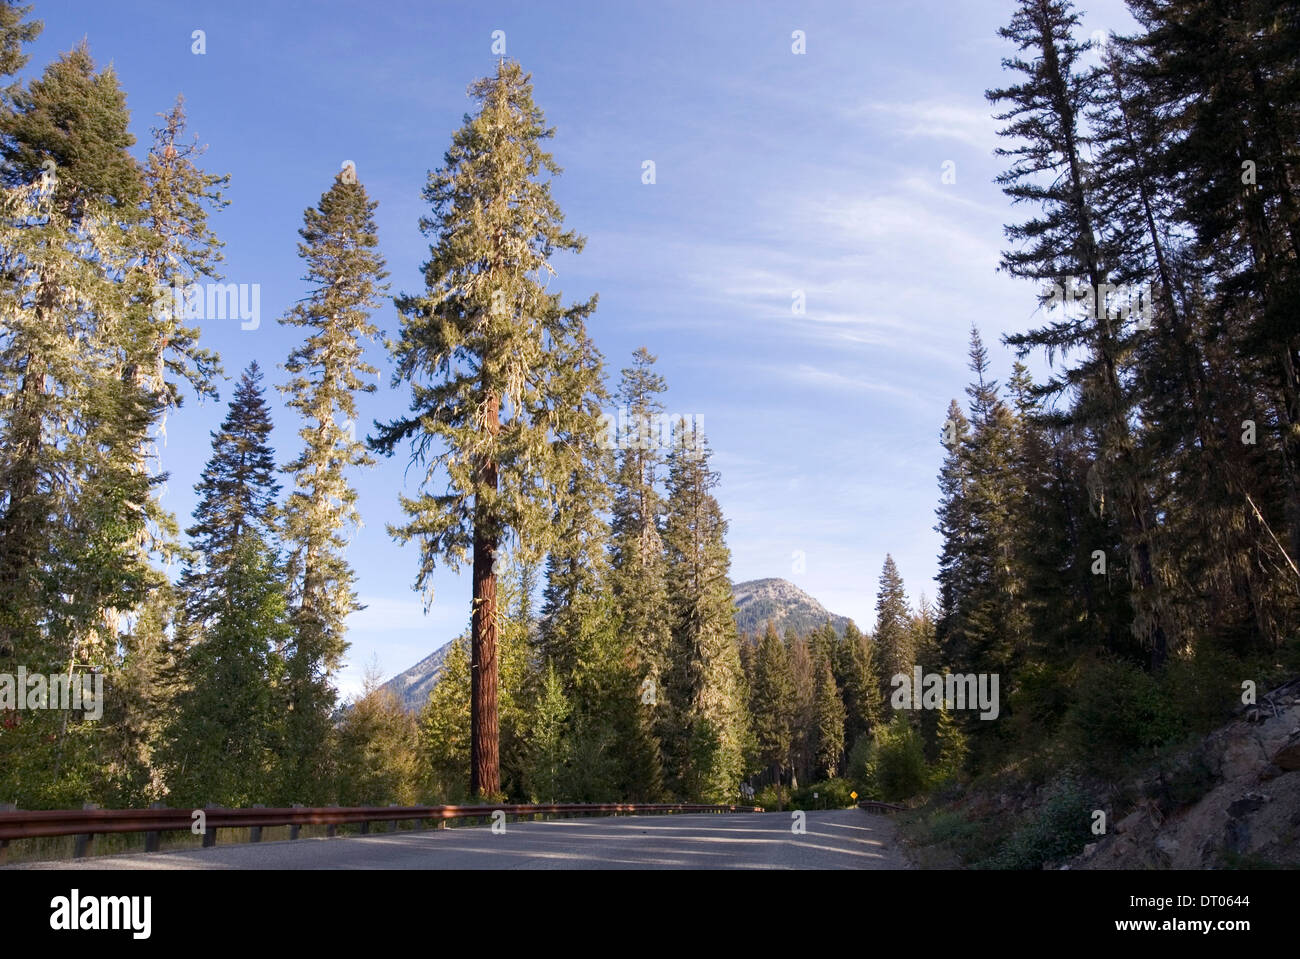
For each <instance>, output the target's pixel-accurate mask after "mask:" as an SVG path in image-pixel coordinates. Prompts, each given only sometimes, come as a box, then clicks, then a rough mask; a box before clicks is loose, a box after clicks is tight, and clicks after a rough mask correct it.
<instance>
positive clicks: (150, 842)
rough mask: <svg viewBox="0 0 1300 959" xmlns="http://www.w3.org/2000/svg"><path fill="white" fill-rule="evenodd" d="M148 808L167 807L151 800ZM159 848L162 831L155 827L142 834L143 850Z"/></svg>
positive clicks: (154, 850)
mask: <svg viewBox="0 0 1300 959" xmlns="http://www.w3.org/2000/svg"><path fill="white" fill-rule="evenodd" d="M149 808H150V809H166V808H167V807H166V806H164V805H163V804H162V803H160V802H151V803H150V804H149ZM160 848H162V833H160V832H159V831H158V830H157V829H150V830H149V831H148V832H146V833H145V834H144V851H145V852H157V851H158V850H159V849H160Z"/></svg>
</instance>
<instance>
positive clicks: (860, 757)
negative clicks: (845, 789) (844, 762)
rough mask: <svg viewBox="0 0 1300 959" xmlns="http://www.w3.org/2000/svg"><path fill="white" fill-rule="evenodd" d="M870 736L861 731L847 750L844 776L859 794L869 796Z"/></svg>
mask: <svg viewBox="0 0 1300 959" xmlns="http://www.w3.org/2000/svg"><path fill="white" fill-rule="evenodd" d="M871 746H872V743H871V736H870V735H869V734H867V733H863V734H862V735H861V736H859V737H858V738H857V739H856V740H854V742H853V748H852V749H850V750H849V762H848V768H847V769H846V770H845V772H844V775H845V778H847V779H848V780H849V782H851V783H853V788H854V789H856V790H857V791H858V794H859V795H860V796H864V797H865V796H869V795H870V789H871V785H872V784H871Z"/></svg>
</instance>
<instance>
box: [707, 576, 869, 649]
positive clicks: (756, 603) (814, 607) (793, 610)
mask: <svg viewBox="0 0 1300 959" xmlns="http://www.w3.org/2000/svg"><path fill="white" fill-rule="evenodd" d="M732 595H733V596H734V597H735V601H736V628H737V629H739V630H740V632H741V634H742V635H745V634H752V633H759V632H762V630H763V629H764V628H765V627H766V626H767V622H768V620H771V621H772V623H773V624H774V625H775V626H776V631H777V632H778V633H784V632H785V630H786V629H787V628H793V629H794V631H795V632H797V633H805V632H808V631H809V630H812V629H816V628H817V627H818V626H822V625H824V624H825V623H826V621H827V620H830V621H831V623H832V624H834V626H835V631H836V632H837V633H839V634H840V635H841V636H842V635H844V630H845V629H846V628H847V627H848V625H849V623H850V622H851V620H850V619H849V618H848V617H847V616H838V615H836V614H835V613H832V612H830V611H829V610H827V609H826V607H825V606H823V605H822V604H821V603H819V602H818V601H817V600H816V599H814V598H813V597H812V596H810V595H808V594H807V593H806V592H804V591H803V590H802V589H800V588H799V587H798V586H796V585H795V584H794V583H792V582H790V581H789V580H787V579H778V578H775V577H773V578H770V579H750V580H746V581H745V582H743V583H736V584H735V586H733V587H732Z"/></svg>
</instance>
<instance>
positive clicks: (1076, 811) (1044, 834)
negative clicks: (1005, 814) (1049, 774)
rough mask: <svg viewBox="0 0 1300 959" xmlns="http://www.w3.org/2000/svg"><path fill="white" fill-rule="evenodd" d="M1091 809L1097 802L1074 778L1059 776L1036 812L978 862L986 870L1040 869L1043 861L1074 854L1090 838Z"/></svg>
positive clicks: (1053, 860)
mask: <svg viewBox="0 0 1300 959" xmlns="http://www.w3.org/2000/svg"><path fill="white" fill-rule="evenodd" d="M1095 808H1097V804H1096V803H1095V802H1094V801H1093V800H1092V799H1091V798H1089V796H1088V794H1087V793H1086V792H1085V791H1084V789H1083V787H1082V786H1081V785H1080V784H1079V782H1078V780H1077V779H1075V778H1074V777H1073V776H1069V775H1067V776H1063V777H1061V778H1060V779H1058V780H1057V781H1056V782H1055V783H1054V784H1053V785H1052V786H1051V787H1050V791H1049V793H1048V796H1047V799H1046V801H1045V802H1044V803H1043V805H1042V806H1041V807H1040V808H1039V810H1038V813H1037V815H1035V816H1034V818H1033V819H1031V820H1030V821H1029V822H1028V823H1026V824H1025V825H1023V826H1021V827H1020V828H1019V829H1017V830H1016V831H1015V832H1014V833H1012V835H1011V838H1010V839H1008V840H1007V841H1006V843H1004V844H1003V846H1002V848H1001V849H1000V850H999V851H998V852H997V853H996V854H995V855H994V856H992V857H990V858H989V859H987V860H985V861H984V862H983V863H982V865H983V866H984V867H986V868H989V869H1041V868H1042V867H1043V865H1044V863H1049V862H1055V861H1056V860H1058V859H1064V858H1066V857H1067V856H1072V855H1074V854H1076V853H1078V852H1079V851H1080V850H1082V849H1083V847H1084V845H1085V844H1087V843H1089V842H1091V841H1092V839H1093V836H1092V811H1093V810H1094V809H1095Z"/></svg>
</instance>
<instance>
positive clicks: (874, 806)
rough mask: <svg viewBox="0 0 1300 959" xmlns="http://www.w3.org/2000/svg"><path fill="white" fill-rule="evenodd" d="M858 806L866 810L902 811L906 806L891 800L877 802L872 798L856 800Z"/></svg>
mask: <svg viewBox="0 0 1300 959" xmlns="http://www.w3.org/2000/svg"><path fill="white" fill-rule="evenodd" d="M858 808H859V809H865V810H866V811H867V812H902V811H903V810H904V809H906V808H907V807H906V806H900V805H898V804H897V803H892V802H877V801H876V800H874V799H863V800H860V801H859V802H858Z"/></svg>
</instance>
